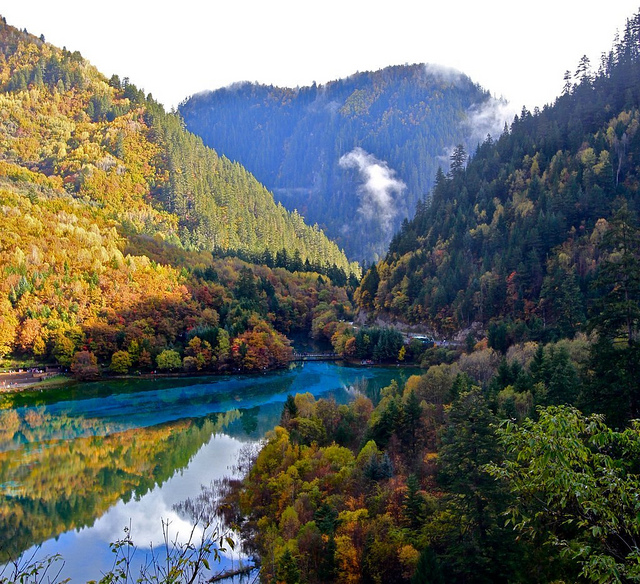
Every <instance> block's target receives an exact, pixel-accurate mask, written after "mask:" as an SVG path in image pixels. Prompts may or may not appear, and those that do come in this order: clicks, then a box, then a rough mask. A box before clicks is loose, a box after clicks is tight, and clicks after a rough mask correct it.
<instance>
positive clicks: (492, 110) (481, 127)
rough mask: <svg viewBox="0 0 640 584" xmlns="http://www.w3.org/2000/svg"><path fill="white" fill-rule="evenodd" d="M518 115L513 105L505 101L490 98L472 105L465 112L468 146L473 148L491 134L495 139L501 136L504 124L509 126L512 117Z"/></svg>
mask: <svg viewBox="0 0 640 584" xmlns="http://www.w3.org/2000/svg"><path fill="white" fill-rule="evenodd" d="M516 113H518V112H517V111H516V110H515V108H514V107H513V105H512V104H511V103H509V102H508V101H507V100H505V99H502V98H501V99H496V98H494V97H491V98H489V99H487V100H486V101H485V102H484V103H482V104H481V105H473V106H471V108H469V110H467V122H466V125H467V128H468V129H467V132H468V134H469V138H468V144H469V145H470V147H472V148H475V145H476V144H482V142H484V141H485V139H486V138H487V134H491V137H492V138H497V137H499V136H500V135H501V134H502V131H503V130H504V125H505V123H506V124H508V125H510V124H511V122H513V117H514V116H515V115H516Z"/></svg>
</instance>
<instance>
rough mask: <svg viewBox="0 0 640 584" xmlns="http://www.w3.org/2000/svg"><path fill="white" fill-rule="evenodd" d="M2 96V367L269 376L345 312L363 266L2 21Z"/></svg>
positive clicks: (68, 56) (237, 172)
mask: <svg viewBox="0 0 640 584" xmlns="http://www.w3.org/2000/svg"><path fill="white" fill-rule="evenodd" d="M0 88H1V89H2V90H3V93H2V94H0V152H1V158H0V205H1V210H2V213H1V214H0V270H1V271H2V278H1V279H0V356H4V355H7V354H9V353H11V352H15V353H16V354H19V355H22V356H26V357H35V358H37V359H47V360H56V361H57V362H58V363H60V364H61V365H64V366H71V365H74V366H75V370H76V371H77V372H79V373H80V374H81V375H82V376H89V375H92V374H95V372H96V363H95V359H96V358H97V360H98V361H100V362H102V363H104V364H105V365H108V364H111V367H112V370H113V371H114V372H126V371H127V370H129V369H130V368H136V369H150V368H155V367H156V366H158V367H160V368H164V369H169V370H171V369H176V368H182V367H185V368H187V369H193V368H196V369H198V370H201V369H205V370H206V369H213V370H217V369H220V368H228V367H231V366H233V367H238V366H239V367H241V368H249V369H255V368H259V369H263V368H265V367H272V366H277V365H280V364H282V363H284V362H286V361H287V356H288V351H289V348H288V342H287V341H286V339H285V338H284V337H283V336H282V334H281V333H287V332H289V330H291V329H295V328H296V327H303V328H305V327H306V328H310V327H311V321H312V314H311V312H312V310H313V309H314V306H315V303H316V302H317V300H318V295H319V294H320V293H321V292H323V290H327V292H325V293H324V296H323V297H324V298H325V299H328V301H329V302H330V301H331V300H332V299H335V298H336V297H337V296H336V295H338V296H339V297H340V298H341V299H342V300H344V301H345V302H347V300H346V295H345V294H344V291H338V289H337V288H335V287H334V286H333V285H332V284H331V283H330V280H329V278H333V279H334V280H336V281H339V282H340V283H341V284H345V283H346V280H347V276H349V275H351V276H353V275H354V273H357V272H358V268H357V266H354V265H350V264H349V263H348V262H347V260H346V257H345V256H344V254H343V253H342V252H340V250H339V249H338V248H337V246H336V245H335V244H334V243H332V242H330V241H329V240H328V239H327V238H326V237H325V236H324V234H322V232H320V231H319V230H318V229H317V228H311V227H308V226H307V225H305V224H304V222H303V221H302V218H301V217H300V216H299V215H297V214H291V213H288V212H287V211H285V210H284V208H283V207H282V206H279V205H276V204H275V203H274V201H273V198H272V196H271V195H270V194H269V193H268V192H267V191H266V189H264V187H262V186H261V185H260V184H259V183H258V182H257V181H256V180H255V178H253V177H252V176H251V175H250V174H249V173H248V172H247V171H246V170H244V169H243V168H242V167H241V166H239V165H238V164H235V163H231V162H229V161H228V160H227V159H225V158H221V157H219V156H218V155H217V154H216V153H215V152H214V151H212V150H210V149H208V148H206V147H205V146H204V145H203V144H202V142H201V140H199V139H198V138H197V137H195V136H193V135H192V134H189V133H188V132H187V131H185V130H184V128H183V125H182V123H181V121H180V119H179V118H178V117H177V116H175V115H172V114H166V113H165V112H164V111H163V109H162V107H161V106H159V105H158V104H157V103H155V102H154V101H153V99H152V97H151V96H150V95H149V96H146V97H145V95H144V93H143V92H142V91H141V90H139V89H137V88H136V87H135V86H134V85H133V84H131V83H129V82H128V80H126V79H125V80H124V81H120V80H119V79H118V78H117V77H115V76H114V77H112V78H111V79H110V80H106V79H105V78H104V77H103V76H102V75H101V74H100V73H99V72H98V71H96V70H95V69H94V68H93V67H92V66H91V65H89V64H88V63H87V62H86V61H84V60H83V59H82V57H81V55H80V54H79V53H77V52H75V53H70V52H69V51H67V50H64V49H63V50H60V49H57V48H56V47H53V46H51V45H49V44H46V43H45V42H44V41H42V40H41V39H38V38H36V37H33V36H31V35H29V34H27V33H26V32H20V31H17V30H16V29H14V28H13V27H11V26H9V25H7V24H6V23H5V22H4V21H2V22H0ZM212 252H213V256H212ZM222 255H225V256H229V255H242V256H243V257H247V258H249V259H255V258H260V259H261V260H264V263H265V264H267V265H270V266H272V267H274V271H272V270H270V269H269V268H268V267H267V268H264V269H263V268H257V267H255V268H252V267H251V266H249V265H247V264H246V263H245V262H243V261H241V260H239V259H228V258H227V259H216V257H217V256H222ZM279 268H285V269H279ZM287 270H290V271H299V272H301V273H300V275H298V276H294V275H292V274H291V273H290V272H288V271H287ZM314 271H318V272H320V273H323V274H325V275H328V276H329V278H326V279H322V278H319V279H318V274H316V273H313V272H314ZM302 272H307V273H306V274H305V273H302ZM352 282H353V280H352ZM312 290H313V293H312V292H311V291H312ZM303 296H304V298H303ZM345 306H346V304H345ZM274 327H277V328H278V330H279V331H280V332H276V331H275V329H274ZM194 331H195V332H194ZM198 341H199V342H200V345H198ZM189 343H192V344H193V346H190V345H189ZM76 356H77V359H78V360H77V361H76ZM161 356H162V357H161ZM114 357H115V361H114V360H113V358H114ZM158 358H160V361H158ZM185 359H186V361H184V360H185Z"/></svg>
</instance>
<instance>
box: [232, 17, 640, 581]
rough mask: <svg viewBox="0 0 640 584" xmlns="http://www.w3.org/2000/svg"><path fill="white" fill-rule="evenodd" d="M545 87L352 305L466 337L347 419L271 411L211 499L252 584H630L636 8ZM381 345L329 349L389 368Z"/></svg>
mask: <svg viewBox="0 0 640 584" xmlns="http://www.w3.org/2000/svg"><path fill="white" fill-rule="evenodd" d="M566 81H567V83H566V86H565V90H564V93H563V95H562V96H561V97H560V98H558V100H557V101H556V103H555V104H554V105H553V106H549V107H546V108H545V109H544V110H543V111H536V112H533V113H530V112H528V111H523V112H522V114H521V115H520V116H518V117H517V118H516V119H515V121H514V123H513V124H512V125H511V127H510V128H508V129H507V130H506V131H505V132H504V134H503V135H502V136H501V137H500V138H499V139H497V140H495V141H493V140H488V141H487V142H485V143H484V144H483V145H482V146H480V147H479V148H478V149H477V151H476V152H475V154H474V156H473V157H472V159H471V160H470V161H469V163H468V164H465V163H466V155H465V152H464V149H463V148H462V147H460V148H457V149H456V150H455V151H454V153H453V155H452V161H451V162H452V164H451V168H450V170H449V173H448V174H447V175H445V174H444V173H442V172H441V173H439V175H438V178H437V184H436V186H435V188H434V189H433V192H432V194H431V196H430V198H428V199H427V200H426V201H423V202H422V203H421V204H420V206H419V209H418V212H417V214H416V216H415V218H414V219H413V220H412V221H411V222H407V224H405V225H404V226H403V229H402V230H401V231H400V233H398V235H396V237H394V240H393V242H392V244H391V248H390V251H389V253H388V255H387V257H386V258H385V260H383V261H381V262H379V263H378V264H377V265H375V266H373V267H372V268H371V269H370V270H369V271H368V272H367V274H366V275H365V277H364V278H363V281H362V283H361V286H360V288H359V290H358V291H357V294H356V296H357V299H358V301H359V303H360V306H361V308H362V309H363V310H364V311H366V312H367V313H368V314H369V316H371V317H374V316H384V317H386V318H399V319H403V320H406V321H409V322H413V323H421V324H423V325H424V323H429V324H431V325H432V326H433V327H434V328H437V329H439V330H440V331H441V332H443V333H453V332H457V331H458V330H459V329H461V328H463V327H465V326H467V325H468V324H470V323H471V322H472V321H473V320H476V321H479V323H480V325H481V326H480V327H478V328H477V329H475V332H476V333H477V334H478V336H479V337H481V338H480V339H478V338H476V337H475V336H474V334H471V333H470V334H469V336H468V337H467V339H466V341H467V342H466V343H465V344H464V347H463V346H462V343H452V344H444V346H438V347H425V346H424V345H423V343H421V342H420V341H418V339H414V340H413V341H412V342H411V343H410V344H409V345H408V347H406V349H407V352H406V353H405V347H402V348H401V349H400V351H399V352H398V354H397V359H398V360H399V361H400V360H402V359H404V357H405V356H406V354H408V352H409V351H412V352H413V351H416V352H419V353H420V354H421V357H422V365H423V366H425V367H428V369H427V371H426V373H424V374H422V375H420V376H417V375H416V376H412V377H410V378H409V379H408V380H407V381H406V382H405V383H404V384H403V385H400V384H398V383H395V382H393V383H392V384H391V385H390V386H388V387H386V388H384V389H383V390H382V391H381V392H380V393H379V394H374V393H373V392H371V393H370V394H369V395H367V391H366V387H365V388H364V390H363V391H362V392H360V393H358V394H357V396H356V397H355V398H354V400H353V401H352V402H351V403H349V404H347V405H338V404H336V402H335V401H333V400H330V399H321V400H318V401H316V400H315V399H314V398H313V396H311V395H310V394H306V395H304V394H298V395H296V396H295V397H294V396H290V398H289V399H288V400H287V402H286V404H285V407H284V409H283V413H282V417H281V422H280V426H279V427H276V428H275V429H274V431H273V432H272V433H270V434H269V435H268V436H267V438H268V439H267V441H266V443H265V444H264V446H263V448H262V450H261V451H260V453H259V454H258V455H257V457H256V460H255V462H254V464H253V465H252V467H251V469H250V471H249V472H248V473H247V475H246V477H245V478H244V480H243V481H242V482H240V483H239V485H232V486H234V487H235V488H230V489H229V495H228V497H227V501H228V502H229V503H230V505H231V506H232V507H231V509H230V511H227V514H228V515H229V516H230V518H231V519H234V520H236V521H237V520H238V518H239V519H240V521H239V523H240V525H241V526H242V528H243V529H244V531H245V533H246V534H248V535H249V536H250V537H251V541H252V542H254V544H255V546H256V548H257V550H258V552H259V553H260V556H261V558H262V559H263V562H262V564H261V576H262V579H263V581H265V582H267V581H272V580H275V581H280V582H309V583H316V582H317V583H320V582H322V583H326V582H367V583H368V582H385V583H398V584H409V583H412V584H422V583H425V582H433V583H438V584H440V583H444V582H447V583H449V582H454V583H460V584H471V583H478V584H486V583H505V584H506V583H522V584H534V583H535V584H540V583H551V582H555V583H559V582H593V583H603V582H607V583H617V584H627V583H631V582H639V581H640V564H639V563H638V557H640V542H639V540H638V534H639V533H640V502H639V501H638V497H637V494H638V491H639V489H640V465H639V458H638V448H640V424H639V423H638V420H639V419H640V384H639V380H640V343H639V342H638V341H639V340H640V228H639V227H638V221H637V212H638V206H639V205H640V200H639V196H638V186H639V185H640V181H639V179H640V133H639V132H638V125H639V122H640V114H639V106H640V13H638V14H637V15H636V16H634V17H633V18H632V19H631V20H630V21H628V23H627V26H626V28H625V30H624V34H623V36H622V38H618V39H616V41H615V44H614V47H613V49H612V51H611V52H610V53H608V54H605V55H604V56H603V58H602V62H601V64H600V68H599V70H598V72H597V73H596V74H592V73H591V72H590V68H589V66H588V62H587V61H586V59H583V60H582V61H581V62H580V66H579V68H578V70H577V72H576V74H575V75H574V76H572V75H571V74H570V73H568V74H567V75H566ZM574 81H575V82H574ZM383 330H385V329H379V328H369V329H367V328H364V327H360V328H359V329H358V330H357V332H356V331H353V330H352V331H344V332H345V334H347V335H350V338H348V340H347V341H343V343H342V344H343V347H344V352H345V354H349V352H350V350H351V351H353V353H352V354H358V352H360V353H361V354H363V353H364V351H365V350H368V349H370V348H371V346H372V345H374V344H375V345H376V346H375V349H374V351H378V352H379V353H380V358H381V359H384V358H385V357H386V355H385V354H384V353H385V351H384V349H387V348H388V349H390V350H392V351H397V350H398V346H399V345H398V344H395V343H394V342H393V338H392V337H391V335H390V334H388V333H387V334H386V337H387V341H386V342H385V345H386V346H385V345H383V344H382V343H381V342H380V340H379V339H381V338H382V331H383ZM342 334H343V331H340V332H339V334H338V335H337V336H336V337H334V338H336V340H338V338H337V337H339V336H340V335H342ZM374 335H376V336H377V338H378V340H377V341H376V338H375V336H374ZM476 341H477V342H476ZM394 345H395V346H394ZM392 354H393V353H392ZM373 358H374V359H377V358H378V357H376V356H375V353H374V356H373ZM577 407H579V408H580V409H581V410H582V411H584V412H585V413H584V414H583V413H582V412H581V411H579V410H578V409H577Z"/></svg>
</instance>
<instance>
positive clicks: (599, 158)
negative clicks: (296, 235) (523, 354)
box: [358, 23, 640, 340]
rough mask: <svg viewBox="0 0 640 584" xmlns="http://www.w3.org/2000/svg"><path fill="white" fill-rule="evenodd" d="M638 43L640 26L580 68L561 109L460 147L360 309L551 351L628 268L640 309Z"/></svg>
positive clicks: (371, 275) (370, 282) (372, 279)
mask: <svg viewBox="0 0 640 584" xmlns="http://www.w3.org/2000/svg"><path fill="white" fill-rule="evenodd" d="M637 35H638V31H637V30H636V28H635V25H634V24H633V23H631V24H629V26H628V27H627V29H626V30H625V33H624V36H623V37H622V38H621V39H619V40H617V41H616V44H615V47H614V48H613V50H612V51H611V52H610V53H608V54H604V55H603V57H602V61H601V63H600V66H599V69H598V71H597V73H593V72H592V70H591V68H590V65H589V63H588V59H586V58H584V59H583V60H581V62H580V63H579V65H578V68H577V70H576V72H575V73H574V74H573V75H572V74H571V73H570V72H567V73H566V75H565V80H566V84H565V87H564V91H563V94H562V95H561V96H560V97H559V98H558V99H557V101H556V103H555V104H553V105H550V106H546V107H544V108H543V109H542V110H541V111H539V110H536V111H534V112H533V113H531V112H529V111H527V110H523V111H522V112H521V114H520V115H519V116H516V118H515V119H514V121H513V123H512V124H511V126H510V127H508V128H507V127H506V128H505V131H504V132H503V133H502V135H500V136H499V137H495V138H489V139H488V140H486V141H485V142H484V143H483V144H482V145H481V146H479V147H478V148H477V149H476V150H475V151H474V153H473V156H471V157H470V159H469V160H467V154H466V152H465V148H464V147H463V146H459V147H458V148H456V149H455V151H454V152H453V154H452V156H451V166H450V169H449V171H448V173H447V174H445V173H444V172H442V171H439V172H438V175H437V177H436V186H435V187H434V189H433V191H432V192H431V194H430V195H429V196H428V197H426V198H425V199H424V200H423V201H421V202H420V203H419V205H418V209H417V212H416V215H415V217H414V218H413V219H412V220H411V221H407V222H406V223H405V224H404V225H403V227H402V229H401V230H400V231H399V232H398V233H397V234H396V235H395V236H394V238H393V241H392V242H391V245H390V248H389V252H388V254H387V255H386V257H385V258H384V260H382V261H381V262H379V263H377V265H376V266H375V267H372V269H371V270H369V272H368V273H367V274H366V275H365V277H364V279H363V282H362V285H361V287H360V289H359V292H358V304H359V307H360V308H361V309H362V310H365V311H367V312H369V313H370V315H371V316H372V317H374V316H383V317H385V318H391V319H393V318H397V319H400V320H403V321H405V322H409V323H411V322H414V323H417V322H419V323H429V324H430V325H431V326H432V327H433V329H435V330H436V331H438V332H440V333H441V334H445V335H448V334H452V333H453V332H457V331H459V330H460V329H464V328H466V327H469V326H470V325H471V324H472V323H473V322H474V321H476V322H479V323H482V324H483V325H485V326H486V325H490V324H491V323H492V322H498V321H501V322H503V323H506V327H507V329H508V330H507V336H508V337H509V338H510V339H511V340H528V339H531V340H552V339H553V338H557V337H560V336H569V335H572V334H574V333H575V332H576V331H578V330H582V329H583V328H584V325H585V322H586V320H585V319H586V317H587V316H588V314H589V312H590V311H591V310H595V309H596V306H599V303H600V302H601V300H602V299H603V297H604V296H606V295H607V294H608V293H609V292H611V290H612V289H613V286H614V283H615V282H614V280H615V278H616V274H615V273H614V272H615V271H616V270H615V267H616V266H617V267H618V268H620V269H621V270H622V271H624V272H626V276H624V280H625V282H624V283H620V285H622V286H624V288H625V289H627V290H628V292H629V294H631V296H630V297H629V299H631V298H637V275H636V274H635V268H634V267H633V266H632V265H629V264H628V262H633V261H634V258H635V260H636V261H637V257H638V256H637V237H638V235H637V234H638V231H637V229H638V226H637V218H636V214H637V211H638V207H639V204H640V200H639V199H638V179H639V178H640V133H639V132H638V124H639V122H640V118H639V113H638V112H639V110H638V108H639V106H640V81H639V79H640V78H639V76H638V68H639V63H638V60H639V57H638V36H637ZM619 276H620V277H622V274H619ZM607 290H608V291H609V292H607ZM634 295H636V296H634Z"/></svg>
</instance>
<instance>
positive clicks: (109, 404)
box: [0, 362, 415, 582]
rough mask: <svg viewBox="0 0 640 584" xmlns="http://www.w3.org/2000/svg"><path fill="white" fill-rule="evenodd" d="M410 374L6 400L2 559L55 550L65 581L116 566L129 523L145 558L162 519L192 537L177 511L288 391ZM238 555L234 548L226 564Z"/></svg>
mask: <svg viewBox="0 0 640 584" xmlns="http://www.w3.org/2000/svg"><path fill="white" fill-rule="evenodd" d="M414 372H415V371H410V370H407V369H400V368H367V367H353V366H343V365H339V364H336V363H318V362H316V363H305V364H299V365H296V366H292V367H291V368H290V369H288V370H286V371H279V372H271V373H266V374H259V375H242V376H226V377H219V376H218V377H197V378H177V379H166V378H162V379H134V380H120V381H110V382H101V383H92V384H77V385H74V386H70V387H69V388H63V389H61V390H60V391H55V392H47V393H40V392H37V393H33V394H29V395H27V394H25V395H21V396H19V397H14V398H11V400H10V401H6V400H5V402H4V404H2V407H3V409H2V410H0V553H1V554H2V557H1V558H0V559H2V560H3V561H6V560H7V559H8V558H13V557H16V556H17V555H18V554H19V553H21V552H25V550H26V553H27V555H31V554H32V553H33V552H34V551H35V552H36V554H37V557H43V556H45V555H52V554H57V553H59V554H61V555H62V557H63V558H64V566H63V569H62V572H61V575H60V577H61V578H66V577H69V578H71V579H72V582H84V581H86V580H87V579H99V578H100V576H101V575H102V574H103V573H104V572H105V571H107V570H109V569H110V568H112V565H113V554H112V553H111V552H110V549H109V543H110V542H113V541H115V540H117V539H119V538H121V537H122V536H123V535H124V531H123V530H124V528H125V527H129V526H130V528H131V535H132V538H133V540H134V542H135V543H136V546H137V552H136V554H137V558H138V559H139V560H137V561H143V559H144V556H145V554H148V552H149V550H150V549H151V545H153V548H154V549H156V550H162V547H163V545H164V544H163V541H162V522H163V521H164V522H169V526H170V527H169V531H170V533H171V537H172V538H174V537H175V538H177V539H178V541H183V540H184V539H185V538H186V537H187V536H188V534H189V533H190V531H191V529H192V522H191V520H190V519H189V518H188V517H185V515H184V513H179V512H178V511H176V509H175V508H174V506H175V505H177V504H179V503H180V502H182V501H184V500H186V499H187V498H195V497H197V495H198V494H199V493H200V492H201V488H202V486H203V485H204V486H208V485H211V483H212V481H215V480H216V479H219V478H221V477H224V476H229V475H231V474H232V473H233V467H234V465H235V463H236V461H237V459H238V455H239V453H240V452H241V450H242V449H243V448H246V447H247V445H251V444H256V443H257V442H258V441H259V440H260V439H261V438H262V437H263V436H264V434H265V432H267V431H268V430H270V429H272V428H273V427H274V426H275V425H276V424H277V423H278V420H279V418H280V413H281V410H282V404H283V403H284V401H285V400H286V397H287V395H289V394H294V393H302V392H310V393H312V394H313V395H314V396H316V397H321V396H322V397H327V396H333V397H335V399H336V400H337V401H340V402H344V401H347V400H348V399H350V397H351V396H353V395H354V391H355V390H358V391H363V392H365V393H368V394H371V395H372V396H375V395H376V394H378V393H379V391H380V389H381V388H382V387H385V386H387V385H388V384H389V383H390V382H391V380H392V379H397V380H398V381H399V382H401V381H402V380H403V379H406V377H408V376H409V375H410V374H411V373H414ZM197 533H198V532H197V531H196V534H197ZM38 545H39V546H41V547H40V549H37V550H36V547H35V546H38ZM240 558H241V551H236V552H234V553H233V554H228V555H227V556H226V558H225V562H224V564H225V565H229V564H230V563H231V562H233V563H234V565H237V562H238V561H239V559H240ZM214 569H215V568H214Z"/></svg>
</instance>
